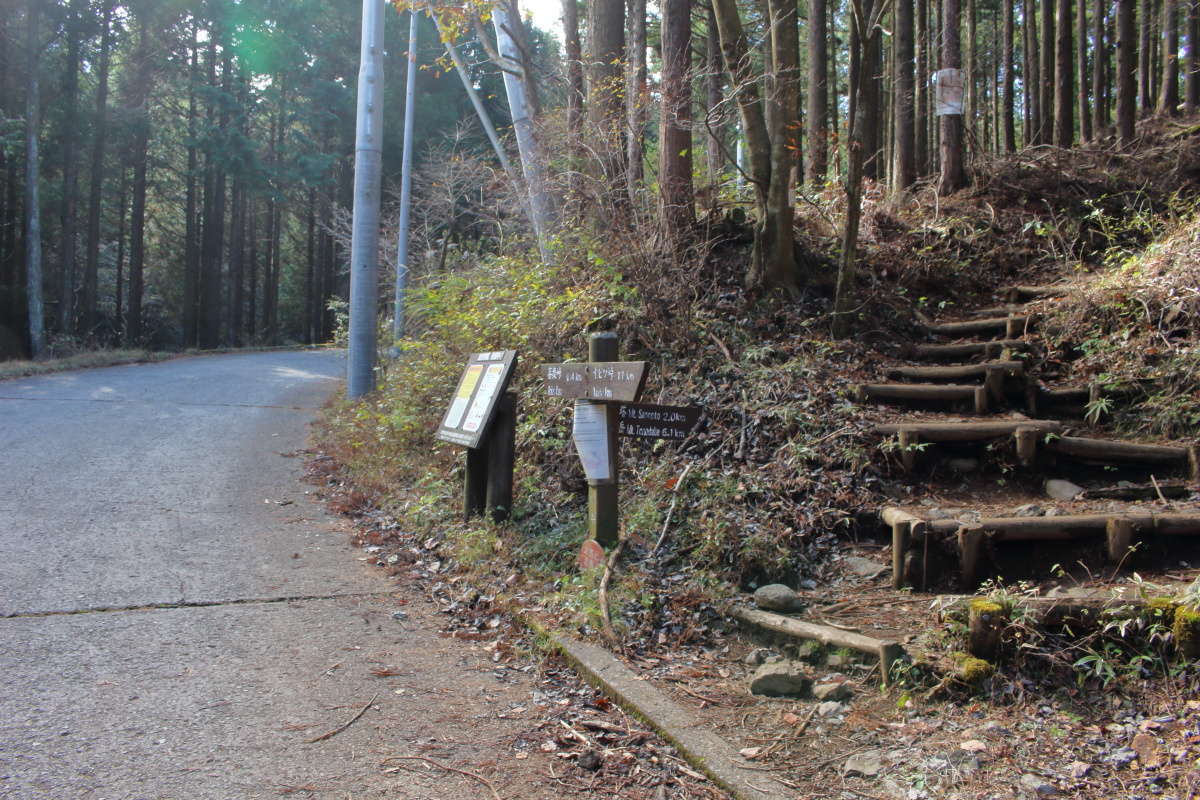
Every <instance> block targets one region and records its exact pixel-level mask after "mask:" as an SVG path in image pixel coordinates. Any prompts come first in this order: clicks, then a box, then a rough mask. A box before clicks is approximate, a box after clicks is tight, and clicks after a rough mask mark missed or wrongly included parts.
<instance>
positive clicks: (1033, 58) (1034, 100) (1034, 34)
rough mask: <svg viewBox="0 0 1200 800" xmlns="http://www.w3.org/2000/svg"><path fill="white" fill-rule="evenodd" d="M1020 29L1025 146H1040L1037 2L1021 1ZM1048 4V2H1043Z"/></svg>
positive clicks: (1039, 57)
mask: <svg viewBox="0 0 1200 800" xmlns="http://www.w3.org/2000/svg"><path fill="white" fill-rule="evenodd" d="M1023 2H1024V6H1023V9H1022V10H1023V12H1024V14H1023V17H1022V21H1021V27H1022V29H1023V33H1024V40H1025V80H1024V84H1025V99H1026V103H1027V104H1028V105H1029V124H1028V125H1027V126H1026V127H1025V144H1027V145H1031V144H1041V142H1042V140H1041V135H1042V61H1041V48H1040V47H1039V43H1040V40H1039V38H1038V13H1037V10H1038V5H1037V3H1038V0H1023ZM1045 2H1050V0H1045Z"/></svg>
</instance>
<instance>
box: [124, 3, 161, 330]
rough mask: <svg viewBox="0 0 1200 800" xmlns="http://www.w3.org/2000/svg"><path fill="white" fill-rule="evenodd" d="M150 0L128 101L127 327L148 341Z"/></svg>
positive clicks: (143, 11) (140, 20)
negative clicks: (145, 310)
mask: <svg viewBox="0 0 1200 800" xmlns="http://www.w3.org/2000/svg"><path fill="white" fill-rule="evenodd" d="M153 9H154V6H153V5H152V4H150V3H147V4H145V5H143V6H142V7H141V8H140V9H139V13H138V15H137V23H136V25H137V48H136V50H135V52H134V55H133V63H132V64H131V65H130V70H131V73H132V74H131V76H130V78H129V91H128V98H127V101H126V107H127V109H128V112H127V113H128V116H129V119H130V121H131V122H130V126H131V128H132V144H131V146H130V155H129V162H130V165H131V168H132V170H133V186H132V192H133V197H132V199H131V201H130V211H129V303H128V309H129V310H128V312H127V318H126V321H125V327H124V339H125V342H126V344H131V345H140V344H143V342H144V333H145V331H144V328H143V319H142V296H143V293H144V292H145V288H146V284H145V278H146V274H145V269H146V192H147V188H148V186H149V184H148V173H149V155H150V109H149V101H150V76H151V74H152V72H151V71H152V69H153V64H152V63H151V60H150V59H151V53H152V51H151V39H152V37H153V35H154V34H153V31H152V26H151V24H150V21H149V19H148V17H150V15H152V14H153V13H154V11H153Z"/></svg>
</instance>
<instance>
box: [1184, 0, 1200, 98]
mask: <svg viewBox="0 0 1200 800" xmlns="http://www.w3.org/2000/svg"><path fill="white" fill-rule="evenodd" d="M1184 91H1185V92H1186V96H1185V99H1184V111H1185V112H1186V113H1188V114H1193V113H1195V111H1196V109H1197V108H1200V0H1191V2H1190V3H1189V4H1188V60H1187V82H1186V85H1185V87H1184Z"/></svg>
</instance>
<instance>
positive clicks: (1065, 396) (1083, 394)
mask: <svg viewBox="0 0 1200 800" xmlns="http://www.w3.org/2000/svg"><path fill="white" fill-rule="evenodd" d="M1091 392H1092V390H1091V387H1089V386H1055V387H1054V388H1052V389H1047V388H1045V387H1039V388H1038V399H1039V400H1040V401H1041V402H1043V403H1050V404H1058V403H1070V404H1072V405H1076V404H1077V405H1083V404H1085V403H1087V402H1088V400H1089V399H1091V396H1092V394H1091Z"/></svg>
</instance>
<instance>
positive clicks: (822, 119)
mask: <svg viewBox="0 0 1200 800" xmlns="http://www.w3.org/2000/svg"><path fill="white" fill-rule="evenodd" d="M826 6H827V0H809V4H808V114H807V116H808V163H807V167H808V174H807V175H806V176H805V181H806V182H807V183H808V185H809V186H813V187H819V186H821V185H822V184H824V183H825V176H826V175H827V174H828V172H829V122H828V120H829V112H828V108H829V83H828V77H827V76H828V74H829V56H828V49H827V48H828V43H829V34H828V32H827V26H826V24H825V17H826V15H827V14H828V10H827V8H826Z"/></svg>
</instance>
